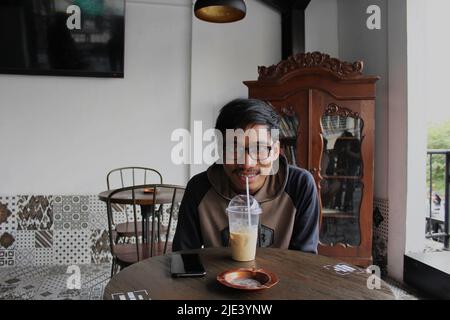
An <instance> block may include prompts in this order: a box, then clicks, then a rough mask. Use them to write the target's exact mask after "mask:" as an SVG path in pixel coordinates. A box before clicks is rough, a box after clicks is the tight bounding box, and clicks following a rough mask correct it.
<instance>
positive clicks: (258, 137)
mask: <svg viewBox="0 0 450 320" xmlns="http://www.w3.org/2000/svg"><path fill="white" fill-rule="evenodd" d="M244 131H245V136H243V137H241V138H237V139H226V146H225V149H224V156H225V161H224V165H223V167H224V170H225V173H226V174H227V176H228V178H229V179H230V181H231V185H232V187H233V189H234V190H235V191H236V192H238V193H245V192H246V177H248V182H249V189H250V193H252V194H254V193H255V192H257V191H258V190H259V189H260V188H261V187H262V186H263V184H264V182H265V180H266V178H267V175H269V174H270V172H271V169H272V167H273V162H274V161H275V160H277V159H278V156H279V154H280V144H279V141H276V142H274V141H273V139H272V136H271V134H270V131H269V130H268V129H267V127H266V126H265V125H259V124H256V125H251V126H248V127H247V128H246V129H245V130H244ZM233 140H235V141H234V144H233V143H232V141H233ZM229 141H231V142H229Z"/></svg>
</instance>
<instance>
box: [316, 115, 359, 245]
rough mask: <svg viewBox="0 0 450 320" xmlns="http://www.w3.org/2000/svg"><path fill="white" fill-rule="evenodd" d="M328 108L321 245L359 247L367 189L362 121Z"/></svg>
mask: <svg viewBox="0 0 450 320" xmlns="http://www.w3.org/2000/svg"><path fill="white" fill-rule="evenodd" d="M335 111H336V110H335V109H333V108H331V109H330V108H329V109H327V110H326V111H325V113H324V114H323V115H322V117H321V127H322V139H323V150H322V160H321V164H320V166H321V170H320V172H321V181H320V188H321V189H320V194H321V201H322V225H321V231H320V242H321V243H322V244H326V245H335V244H338V243H341V244H343V245H346V246H347V245H350V246H358V245H359V244H360V241H361V230H360V225H359V219H360V207H361V199H362V193H363V188H364V185H363V183H362V170H363V168H362V165H363V164H362V158H361V143H362V139H361V133H362V128H363V122H362V120H361V119H360V118H359V117H358V116H357V114H353V113H351V112H344V113H343V112H335Z"/></svg>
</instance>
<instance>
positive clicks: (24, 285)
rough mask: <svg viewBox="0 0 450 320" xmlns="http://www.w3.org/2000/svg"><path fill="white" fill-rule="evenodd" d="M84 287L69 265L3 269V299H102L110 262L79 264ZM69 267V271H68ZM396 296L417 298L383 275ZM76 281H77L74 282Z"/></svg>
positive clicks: (0, 291)
mask: <svg viewBox="0 0 450 320" xmlns="http://www.w3.org/2000/svg"><path fill="white" fill-rule="evenodd" d="M79 267H80V270H79V272H80V275H81V283H80V284H81V289H68V285H67V284H68V280H69V279H70V277H71V276H72V275H73V274H74V273H73V270H70V269H69V270H68V267H67V266H35V267H15V268H3V269H0V300H67V299H69V300H100V299H102V296H103V290H104V288H105V286H106V284H107V283H108V281H109V276H110V272H111V269H110V264H107V263H104V264H91V265H80V266H79ZM68 271H69V272H68ZM384 280H385V281H386V283H387V284H388V285H389V286H390V287H391V289H392V291H393V293H394V295H395V297H396V299H398V300H416V299H419V295H418V294H417V293H416V292H414V291H413V290H412V289H410V288H408V287H406V286H404V285H402V284H400V283H398V282H396V281H394V280H392V279H384ZM71 283H72V284H75V282H71Z"/></svg>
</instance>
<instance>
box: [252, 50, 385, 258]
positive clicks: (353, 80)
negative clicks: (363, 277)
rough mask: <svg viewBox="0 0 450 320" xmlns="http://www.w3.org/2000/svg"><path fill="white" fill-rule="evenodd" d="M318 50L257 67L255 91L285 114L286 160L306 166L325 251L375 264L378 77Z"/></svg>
mask: <svg viewBox="0 0 450 320" xmlns="http://www.w3.org/2000/svg"><path fill="white" fill-rule="evenodd" d="M362 69H363V63H362V62H361V61H357V62H354V63H348V62H343V61H340V60H338V59H335V58H331V57H330V56H329V55H326V54H322V53H319V52H313V53H306V54H303V53H302V54H297V55H294V56H291V57H289V58H288V59H286V60H283V61H281V62H280V63H278V64H277V65H273V66H270V67H259V68H258V73H259V78H258V80H257V81H245V82H244V84H245V85H246V86H247V87H248V89H249V97H250V98H257V99H261V100H264V101H268V102H270V103H271V104H272V106H273V107H274V108H275V109H276V110H277V111H278V113H279V114H280V115H281V117H282V121H281V132H280V141H281V144H282V148H283V152H284V154H285V155H286V157H287V158H288V161H289V162H291V163H293V164H295V165H298V166H300V167H302V168H306V169H308V170H309V171H310V172H311V173H312V175H313V176H314V179H315V181H316V183H317V188H318V190H319V194H320V201H321V221H320V243H319V254H323V255H326V256H331V257H336V258H338V259H340V260H343V261H347V262H349V263H353V264H356V265H361V266H368V265H370V264H372V214H373V170H374V129H375V123H374V122H375V83H376V81H377V80H378V79H379V78H378V77H375V76H364V75H363V74H362Z"/></svg>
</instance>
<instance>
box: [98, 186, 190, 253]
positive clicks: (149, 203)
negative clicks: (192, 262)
mask: <svg viewBox="0 0 450 320" xmlns="http://www.w3.org/2000/svg"><path fill="white" fill-rule="evenodd" d="M145 191H147V192H145ZM149 191H150V192H149ZM184 191H185V187H184V186H179V185H170V184H146V185H137V186H131V187H125V188H119V189H115V190H114V191H112V192H111V193H110V194H109V196H108V198H107V201H106V207H107V214H108V231H109V241H110V249H111V254H112V255H113V257H114V254H115V247H116V246H120V245H121V244H117V243H114V241H115V239H114V237H113V219H112V215H113V210H112V204H113V203H115V201H117V200H116V199H115V197H117V196H118V194H119V193H120V194H121V196H122V197H123V196H124V195H125V196H126V197H127V203H128V205H129V206H131V208H132V212H133V219H134V232H135V235H134V239H135V245H136V258H137V259H136V261H140V260H142V259H146V258H149V257H152V256H154V255H156V254H165V253H167V249H168V247H169V243H170V242H171V240H172V239H173V234H174V233H175V229H176V223H175V222H174V220H175V219H174V218H175V217H174V216H175V215H176V214H177V213H178V208H179V204H180V203H181V200H182V198H183V195H184ZM122 203H123V201H122ZM138 206H141V214H146V215H147V216H148V220H149V224H151V227H150V229H146V228H145V227H144V230H143V231H144V233H145V232H147V233H148V234H149V236H148V238H149V241H148V242H146V243H145V245H144V246H143V248H144V250H142V252H140V250H139V244H141V245H142V244H143V243H144V242H145V240H146V239H143V238H144V237H140V234H138V225H137V224H138V223H140V222H138V219H137V218H138V217H137V214H138V213H137V212H138V211H137V207H138ZM160 229H163V230H164V229H165V230H166V232H165V235H164V236H161V234H160ZM155 236H157V237H155ZM140 238H141V239H140ZM139 240H141V241H139ZM155 240H156V241H155Z"/></svg>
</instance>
